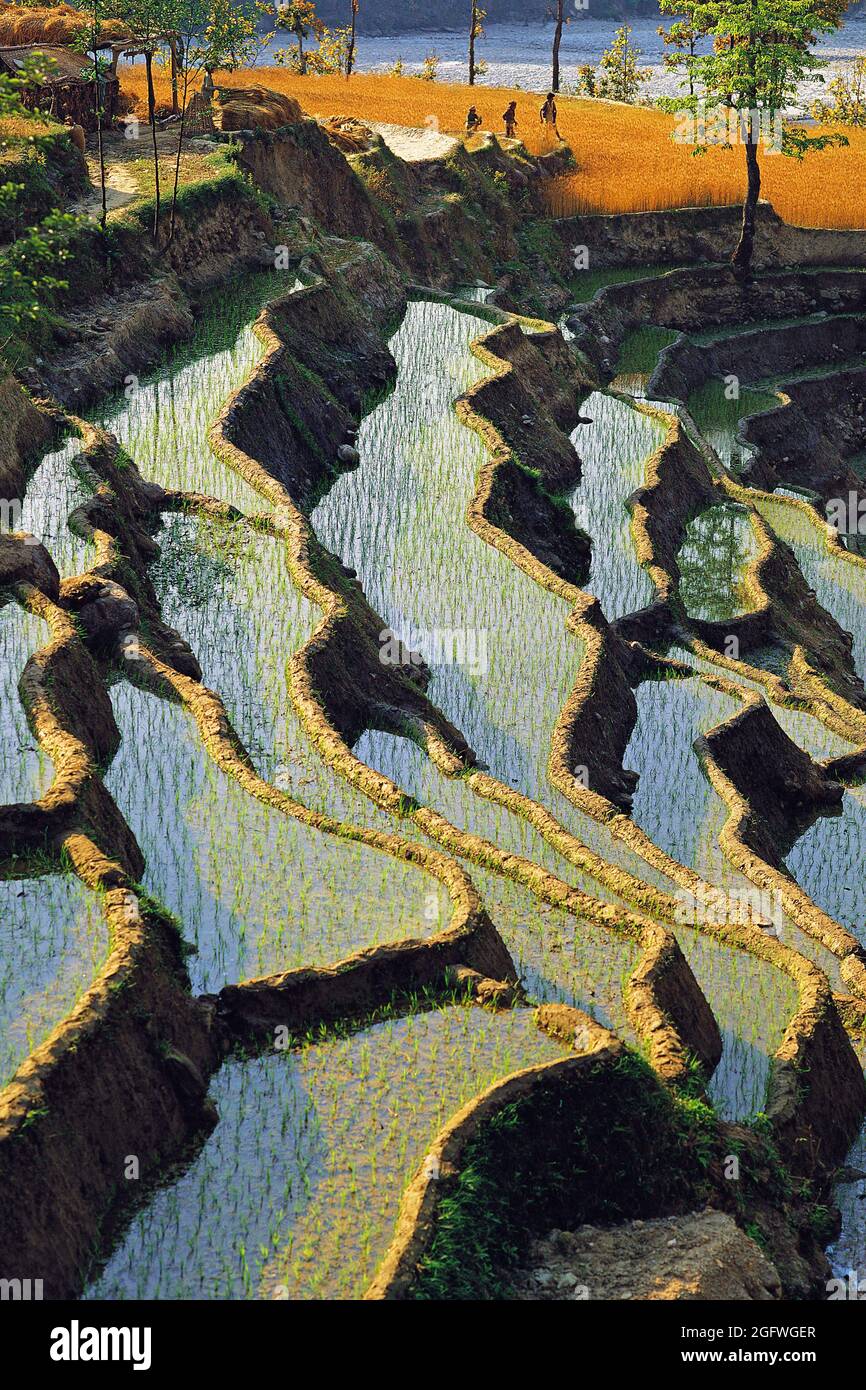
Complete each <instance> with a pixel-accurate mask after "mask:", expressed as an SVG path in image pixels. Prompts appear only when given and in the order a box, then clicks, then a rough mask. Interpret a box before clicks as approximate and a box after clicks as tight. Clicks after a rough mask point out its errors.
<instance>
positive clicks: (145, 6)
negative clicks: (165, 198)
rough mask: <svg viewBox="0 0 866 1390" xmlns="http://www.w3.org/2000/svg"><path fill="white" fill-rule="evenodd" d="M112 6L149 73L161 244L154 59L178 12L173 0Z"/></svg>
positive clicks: (118, 0)
mask: <svg viewBox="0 0 866 1390" xmlns="http://www.w3.org/2000/svg"><path fill="white" fill-rule="evenodd" d="M111 8H112V10H113V11H114V15H115V17H116V18H118V19H123V20H125V21H126V23H127V24H128V25H129V27H130V29H131V31H132V33H133V35H134V37H135V46H136V47H137V48H138V47H140V48H141V50H142V51H143V53H144V67H145V73H146V75H147V120H148V124H149V126H150V138H151V144H152V148H153V179H154V187H155V200H154V212H153V233H152V234H153V240H154V244H156V245H158V244H159V212H160V205H161V189H160V171H159V142H158V140H157V136H156V88H155V87H154V82H153V59H154V55H155V54H156V52H157V50H158V49H159V48H160V46H161V44H163V43H164V42H165V39H166V37H167V35H169V34H170V33H172V32H173V28H174V24H175V23H176V14H175V13H174V6H173V4H172V0H111Z"/></svg>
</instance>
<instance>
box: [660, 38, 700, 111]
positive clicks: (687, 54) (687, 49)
mask: <svg viewBox="0 0 866 1390" xmlns="http://www.w3.org/2000/svg"><path fill="white" fill-rule="evenodd" d="M656 33H657V34H658V36H659V38H660V39H661V41H662V43H663V44H664V46H665V48H672V49H673V50H674V51H673V52H672V53H665V56H664V65H665V67H666V68H672V69H674V70H676V69H677V68H681V67H685V68H686V81H687V82H688V87H689V96H692V97H693V96H694V94H695V80H694V73H693V70H692V59H693V58H694V57H695V54H696V52H697V45H698V40H699V39H701V38H703V34H702V33H701V31H700V30H699V29H696V28H695V27H694V25H692V24H689V23H688V22H687V21H686V20H683V19H678V20H677V21H676V23H674V24H672V25H671V27H670V29H665V27H664V26H663V25H661V24H660V25H659V27H658V29H657V30H656Z"/></svg>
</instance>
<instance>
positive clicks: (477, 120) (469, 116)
mask: <svg viewBox="0 0 866 1390" xmlns="http://www.w3.org/2000/svg"><path fill="white" fill-rule="evenodd" d="M480 129H481V117H480V116H479V114H478V112H477V110H476V109H475V107H474V106H470V108H469V110H468V111H467V113H466V134H467V135H477V133H478V131H479V130H480Z"/></svg>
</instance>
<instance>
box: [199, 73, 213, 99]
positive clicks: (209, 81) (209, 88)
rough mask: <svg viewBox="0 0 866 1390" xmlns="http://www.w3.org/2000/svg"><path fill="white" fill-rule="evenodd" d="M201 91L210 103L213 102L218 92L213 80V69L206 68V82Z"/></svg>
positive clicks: (203, 83)
mask: <svg viewBox="0 0 866 1390" xmlns="http://www.w3.org/2000/svg"><path fill="white" fill-rule="evenodd" d="M201 89H202V92H203V94H204V96H205V97H207V99H208V101H213V94H214V92H215V91H216V85H215V83H214V80H213V68H205V70H204V81H203V82H202V84H201Z"/></svg>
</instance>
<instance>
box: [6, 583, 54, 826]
mask: <svg viewBox="0 0 866 1390" xmlns="http://www.w3.org/2000/svg"><path fill="white" fill-rule="evenodd" d="M47 639H48V626H47V624H46V623H44V622H43V621H42V619H41V618H37V617H36V616H35V615H34V614H31V613H28V612H27V610H26V609H24V608H21V607H20V605H19V604H17V603H14V602H10V603H6V604H4V605H3V607H2V608H0V662H2V667H0V680H2V683H0V728H2V732H3V747H4V748H5V749H7V750H8V756H7V757H4V759H3V761H2V763H0V805H7V804H8V803H9V802H14V801H36V800H37V799H38V798H39V797H40V796H41V795H42V794H43V792H45V791H47V790H48V788H49V786H50V785H51V780H52V777H53V768H52V766H51V763H50V761H49V759H48V758H47V757H46V756H45V754H44V753H43V752H42V751H41V749H40V747H39V744H38V743H37V742H36V739H35V737H34V735H33V733H32V732H31V730H30V728H29V726H28V723H27V716H26V714H25V712H24V706H23V705H22V703H21V696H20V694H19V691H18V681H19V679H20V677H21V674H22V672H23V670H24V667H25V666H26V664H27V662H28V661H29V659H30V657H31V656H33V654H34V652H36V651H37V650H38V649H39V647H41V646H42V645H43V644H44V643H45V642H46V641H47Z"/></svg>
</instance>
